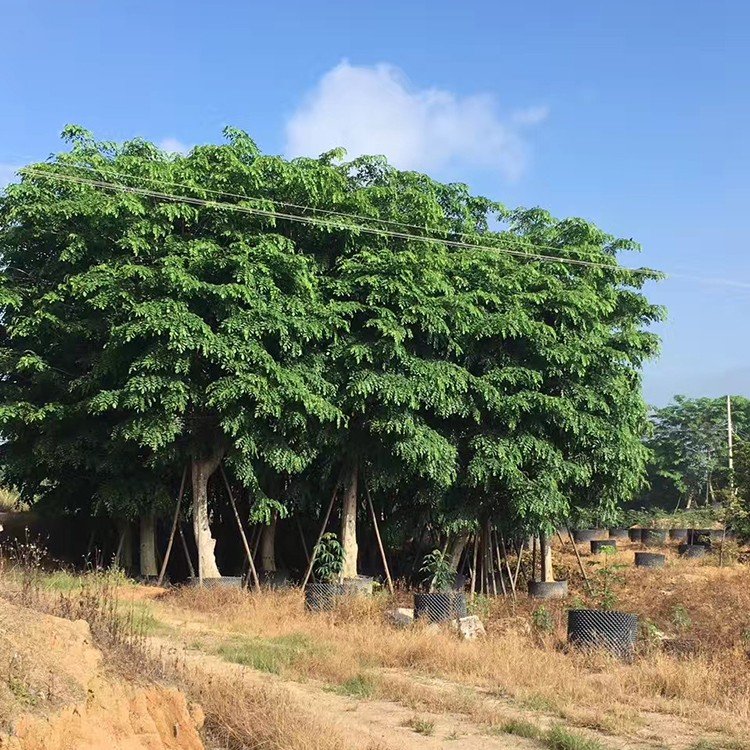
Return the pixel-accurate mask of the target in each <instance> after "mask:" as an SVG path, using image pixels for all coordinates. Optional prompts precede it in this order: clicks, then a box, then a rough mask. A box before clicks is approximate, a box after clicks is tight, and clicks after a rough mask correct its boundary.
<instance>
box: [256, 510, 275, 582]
mask: <svg viewBox="0 0 750 750" xmlns="http://www.w3.org/2000/svg"><path fill="white" fill-rule="evenodd" d="M260 560H261V563H260V564H261V570H262V571H263V572H264V573H275V572H276V514H275V513H274V514H273V518H272V519H271V523H270V524H269V525H268V526H264V527H263V536H262V537H261V542H260Z"/></svg>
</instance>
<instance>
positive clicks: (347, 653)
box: [164, 552, 750, 736]
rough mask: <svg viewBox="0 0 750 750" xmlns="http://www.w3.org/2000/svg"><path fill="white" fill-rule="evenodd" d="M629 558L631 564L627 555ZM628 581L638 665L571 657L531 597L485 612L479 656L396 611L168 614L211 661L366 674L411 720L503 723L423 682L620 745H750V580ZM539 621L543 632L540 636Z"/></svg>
mask: <svg viewBox="0 0 750 750" xmlns="http://www.w3.org/2000/svg"><path fill="white" fill-rule="evenodd" d="M621 557H622V560H623V562H626V563H628V564H631V565H632V563H631V561H632V552H629V553H628V552H626V553H623V554H622V556H621ZM563 561H564V562H565V558H563ZM624 574H625V576H626V582H625V584H624V585H623V586H622V588H621V591H620V594H619V595H620V604H619V605H618V606H619V608H622V609H625V610H627V611H633V612H638V613H640V614H641V617H642V620H643V621H644V623H645V624H646V627H645V629H644V639H643V641H644V645H643V649H642V653H641V654H640V656H639V658H637V659H636V660H635V661H634V662H633V663H631V664H625V663H621V662H618V661H616V660H614V659H612V658H609V657H607V656H605V655H602V654H581V653H576V652H569V651H568V650H567V648H566V647H565V645H564V627H565V613H566V606H569V605H566V604H565V603H548V604H546V605H545V607H546V609H547V616H546V617H545V618H538V617H535V616H534V610H535V609H538V607H539V603H534V602H531V601H529V600H527V599H526V598H525V597H520V598H519V601H518V603H517V604H516V605H515V606H514V605H512V604H511V603H510V602H508V601H506V600H497V601H493V602H487V603H486V605H484V606H485V610H487V611H485V612H484V613H483V614H485V615H486V616H487V620H486V624H487V628H488V637H487V639H486V640H484V641H482V642H478V643H471V642H464V641H461V640H459V639H458V638H456V637H455V636H454V635H453V634H452V633H451V632H448V631H441V632H439V633H435V632H433V631H432V630H430V629H428V628H423V627H419V626H417V627H414V628H410V629H407V630H397V629H394V628H393V627H392V626H391V625H390V624H389V622H388V620H387V618H386V616H385V609H386V607H387V605H388V600H387V599H377V598H376V599H375V600H359V601H354V602H352V603H350V604H349V605H347V606H346V607H343V608H342V609H340V610H338V611H336V612H333V613H325V614H309V613H307V612H305V610H304V607H303V601H302V597H301V594H300V593H299V592H297V591H286V592H273V593H271V592H265V593H263V594H261V595H249V594H245V593H243V592H238V591H234V592H233V591H230V590H224V591H220V590H210V591H209V590H199V589H182V590H179V591H177V592H175V593H174V594H170V595H169V596H168V597H167V598H166V599H165V601H164V605H165V608H166V611H167V612H171V613H172V614H175V613H180V612H181V613H186V612H189V613H190V618H191V619H192V620H194V621H197V622H200V623H201V627H202V629H203V630H204V635H203V636H202V637H201V639H200V643H199V645H200V646H201V647H202V648H204V649H206V650H209V651H212V650H213V651H214V652H216V651H218V652H220V653H223V655H224V656H225V657H227V658H229V659H232V654H231V652H230V651H227V649H230V650H231V649H236V652H235V653H237V654H241V658H239V659H236V660H238V661H241V662H242V663H249V664H251V665H255V666H258V665H259V664H260V665H261V667H260V668H263V666H262V665H263V664H265V665H266V667H267V668H268V670H269V671H273V672H274V673H276V674H279V675H281V676H282V677H286V678H292V679H297V680H319V681H322V682H325V683H328V684H331V685H338V686H345V685H354V684H356V683H357V681H358V680H360V681H361V679H362V677H361V676H362V675H363V674H366V675H367V680H368V681H369V684H370V688H368V690H369V691H370V693H371V694H372V695H373V696H377V697H383V698H385V697H389V698H391V699H396V700H399V701H400V702H402V703H404V704H405V705H408V706H411V707H413V709H414V710H434V711H452V712H457V713H463V714H467V715H470V716H472V717H473V718H474V719H475V720H477V721H480V722H481V723H483V724H487V725H490V726H497V725H498V724H499V723H501V722H502V721H504V720H507V719H508V716H507V711H505V712H504V711H503V710H500V709H499V708H498V707H497V706H494V707H492V708H488V707H487V705H485V704H484V703H483V702H482V701H476V700H472V699H470V698H467V697H466V695H464V696H461V695H460V694H459V693H457V692H456V691H455V690H453V691H446V690H443V689H436V688H435V686H434V685H430V684H429V683H424V682H420V681H419V680H415V679H414V677H416V676H418V675H422V676H424V677H425V678H430V679H432V680H444V681H450V682H451V683H454V684H458V685H465V686H471V687H474V688H480V689H482V690H484V691H485V692H489V693H490V694H491V695H494V696H497V697H498V698H503V699H510V700H511V701H512V702H513V703H514V705H518V706H521V707H524V708H530V709H532V710H537V711H543V712H545V713H547V714H550V715H554V716H558V717H562V718H565V719H566V721H568V722H569V723H571V724H575V725H578V726H582V727H591V728H595V729H597V730H599V731H603V732H607V733H611V734H615V733H617V732H621V731H629V730H632V729H633V728H634V727H635V726H637V724H638V714H639V712H641V711H656V712H661V713H664V714H672V715H675V716H679V717H684V718H686V719H689V720H690V721H691V722H695V723H697V724H699V725H700V726H702V727H704V728H705V729H708V730H716V731H725V732H727V731H728V732H729V733H730V734H733V735H736V736H739V735H741V734H743V733H748V732H750V679H748V678H749V677H750V674H748V660H749V656H748V654H749V649H750V638H749V637H748V628H750V616H749V615H748V612H750V570H748V568H747V567H744V566H736V565H735V566H731V567H725V568H721V569H719V568H717V567H712V566H711V565H710V564H708V563H706V564H700V565H696V564H695V563H694V562H693V563H690V562H687V561H678V560H672V559H670V564H669V566H668V568H666V569H665V570H662V571H647V570H637V569H634V568H632V567H629V568H628V569H627V570H626V571H624ZM217 612H221V618H220V624H218V621H217V618H216V613H217ZM540 620H542V621H543V622H544V623H546V628H545V629H542V630H540V629H538V628H536V627H535V626H534V624H533V623H534V622H537V621H540ZM400 677H406V678H407V679H406V680H399V678H400ZM344 689H345V690H346V688H344ZM605 709H606V711H605Z"/></svg>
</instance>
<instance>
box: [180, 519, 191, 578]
mask: <svg viewBox="0 0 750 750" xmlns="http://www.w3.org/2000/svg"><path fill="white" fill-rule="evenodd" d="M177 528H178V530H179V532H180V541H181V542H182V549H183V551H184V552H185V560H186V561H187V566H188V570H189V571H190V577H191V578H195V568H194V567H193V561H192V560H191V559H190V550H189V549H188V546H187V540H186V539H185V532H184V531H183V530H182V524H179V525H178V527H177Z"/></svg>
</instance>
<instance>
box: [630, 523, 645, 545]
mask: <svg viewBox="0 0 750 750" xmlns="http://www.w3.org/2000/svg"><path fill="white" fill-rule="evenodd" d="M642 534H643V529H641V528H640V527H635V526H634V527H633V528H632V529H628V539H630V541H631V542H640V541H641V535H642Z"/></svg>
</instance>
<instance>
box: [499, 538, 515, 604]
mask: <svg viewBox="0 0 750 750" xmlns="http://www.w3.org/2000/svg"><path fill="white" fill-rule="evenodd" d="M500 546H501V547H502V550H503V559H504V560H505V570H506V571H507V572H508V583H509V584H510V593H511V595H512V596H513V601H515V600H516V580H515V578H513V572H512V571H511V569H510V561H509V560H508V550H507V549H506V547H505V537H504V536H503V535H502V534H500Z"/></svg>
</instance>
